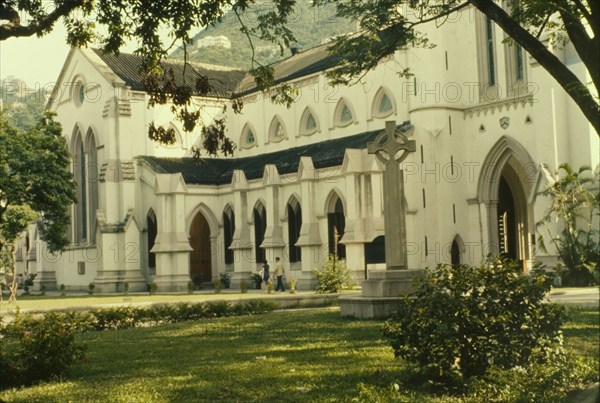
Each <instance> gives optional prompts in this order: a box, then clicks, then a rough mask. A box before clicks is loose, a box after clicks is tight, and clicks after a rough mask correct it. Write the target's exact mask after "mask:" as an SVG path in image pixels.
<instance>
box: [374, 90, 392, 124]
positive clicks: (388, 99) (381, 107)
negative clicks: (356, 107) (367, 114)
mask: <svg viewBox="0 0 600 403" xmlns="http://www.w3.org/2000/svg"><path fill="white" fill-rule="evenodd" d="M395 111H396V106H395V102H394V98H393V97H392V95H391V94H390V92H389V91H387V90H386V89H384V88H383V87H381V88H379V90H377V93H376V94H375V97H374V98H373V106H372V107H371V115H372V116H373V117H375V118H385V117H388V116H390V115H391V114H392V113H394V112H395Z"/></svg>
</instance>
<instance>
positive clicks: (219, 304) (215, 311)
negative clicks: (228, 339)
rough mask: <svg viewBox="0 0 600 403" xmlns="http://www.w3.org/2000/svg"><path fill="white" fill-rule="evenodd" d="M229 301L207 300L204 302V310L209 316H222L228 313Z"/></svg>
mask: <svg viewBox="0 0 600 403" xmlns="http://www.w3.org/2000/svg"><path fill="white" fill-rule="evenodd" d="M229 308H230V305H229V302H228V301H215V302H208V303H207V304H206V312H207V315H208V316H209V317H217V318H220V317H223V316H227V314H228V313H229Z"/></svg>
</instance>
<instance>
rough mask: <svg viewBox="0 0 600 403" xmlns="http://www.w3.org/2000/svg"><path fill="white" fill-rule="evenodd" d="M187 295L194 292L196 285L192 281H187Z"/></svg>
mask: <svg viewBox="0 0 600 403" xmlns="http://www.w3.org/2000/svg"><path fill="white" fill-rule="evenodd" d="M187 290H188V294H193V293H194V291H195V290H196V284H195V283H194V282H193V281H191V280H190V281H188V283H187Z"/></svg>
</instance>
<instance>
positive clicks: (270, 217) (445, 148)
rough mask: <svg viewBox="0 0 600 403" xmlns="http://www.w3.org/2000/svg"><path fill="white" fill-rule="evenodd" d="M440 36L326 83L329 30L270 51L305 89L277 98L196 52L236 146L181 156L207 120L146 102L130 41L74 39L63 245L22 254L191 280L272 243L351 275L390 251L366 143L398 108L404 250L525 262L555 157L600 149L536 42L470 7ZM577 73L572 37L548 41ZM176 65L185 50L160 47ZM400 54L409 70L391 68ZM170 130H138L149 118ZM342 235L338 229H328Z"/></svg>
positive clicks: (210, 111)
mask: <svg viewBox="0 0 600 403" xmlns="http://www.w3.org/2000/svg"><path fill="white" fill-rule="evenodd" d="M427 35H428V36H429V38H430V40H431V41H432V42H433V43H435V44H436V45H437V46H436V47H435V48H433V49H412V48H409V49H402V50H399V51H398V52H396V54H395V55H394V56H393V57H390V58H388V59H387V60H385V61H384V62H382V63H380V64H379V66H378V67H377V68H376V69H375V70H373V71H371V72H369V73H368V74H366V75H365V76H364V78H362V79H361V80H360V82H358V83H357V84H355V85H352V86H341V87H332V86H330V85H329V84H328V80H327V78H326V77H325V73H326V71H327V69H328V68H329V67H330V66H331V58H330V56H329V55H328V53H327V50H326V48H327V45H322V46H319V47H316V48H313V49H308V50H304V51H301V52H299V53H297V54H295V55H293V56H291V57H289V58H288V59H286V60H283V61H281V62H278V63H277V64H275V65H274V66H273V67H274V69H275V76H276V79H277V80H278V82H279V83H289V84H292V85H293V86H295V87H296V88H297V89H298V96H297V99H296V101H295V102H294V104H293V105H292V106H291V107H290V108H287V107H285V106H282V105H275V104H273V103H271V101H270V99H269V96H268V94H267V95H265V94H263V93H261V92H259V91H257V90H256V89H255V88H254V85H253V81H252V78H251V77H250V76H249V75H248V74H247V73H245V72H242V71H239V70H234V69H231V68H225V67H219V66H211V65H201V64H193V69H188V74H192V75H193V74H199V75H204V76H206V77H208V78H209V81H210V82H211V84H212V85H213V91H212V92H211V93H210V94H209V95H208V96H205V97H197V98H195V100H194V102H195V103H196V104H197V105H198V106H201V107H202V120H203V121H204V122H205V123H206V124H210V123H211V121H213V120H215V119H219V118H222V117H223V106H224V105H228V106H229V105H230V104H231V102H232V100H233V99H234V98H241V100H242V101H243V104H244V108H243V110H242V113H241V114H239V115H238V114H234V113H233V112H232V108H231V107H228V108H227V109H226V112H225V115H224V116H225V117H226V125H227V135H228V136H229V137H230V138H232V139H233V140H234V141H235V142H236V143H237V146H238V148H237V149H236V151H235V156H234V157H233V158H203V159H202V160H201V161H200V162H197V161H195V160H194V159H193V158H191V153H192V151H191V149H192V147H193V146H194V145H196V144H198V143H199V142H201V134H200V131H199V130H197V131H196V132H195V133H194V134H192V135H187V134H185V133H184V132H183V131H182V128H181V126H180V124H179V123H178V122H176V121H175V120H174V118H173V115H172V114H171V113H170V110H169V106H157V107H148V98H149V96H148V94H147V93H145V92H144V91H143V88H142V85H141V82H140V81H141V77H140V76H139V70H138V69H139V65H140V59H139V58H138V57H136V56H133V55H127V54H121V55H120V56H118V57H117V56H113V55H104V54H102V53H101V52H99V51H96V50H93V49H80V48H74V49H72V50H71V52H70V53H69V55H68V57H67V60H66V61H65V64H64V67H63V69H62V71H61V73H60V76H59V78H58V82H57V84H56V87H55V90H54V92H53V94H52V96H51V99H50V100H49V104H48V106H49V109H50V110H51V111H53V112H56V113H57V120H58V121H59V122H60V123H61V124H62V127H63V129H64V136H65V138H66V141H67V144H68V147H69V150H70V152H71V154H72V158H73V164H72V169H73V174H74V177H75V180H76V182H77V189H78V190H77V194H78V203H77V204H74V205H73V206H72V208H71V217H72V224H71V227H70V233H69V236H70V241H71V243H70V245H69V246H68V247H67V248H66V250H65V251H63V252H62V254H59V255H52V254H50V253H49V252H47V250H46V249H45V248H44V245H43V243H42V242H40V241H39V240H38V239H37V238H38V237H37V234H36V231H35V227H32V228H31V229H30V230H29V232H28V235H27V238H28V242H27V243H25V244H23V245H22V247H21V249H20V252H19V255H18V257H19V262H18V263H19V267H20V270H21V272H22V271H23V270H27V271H28V272H29V273H36V275H37V276H36V285H37V286H38V287H41V286H42V285H44V286H46V288H47V289H52V288H56V287H58V286H60V285H61V284H64V285H65V286H66V288H67V289H68V290H69V289H71V290H76V289H81V290H83V289H87V287H88V284H90V283H94V284H95V285H96V291H98V292H118V291H121V290H122V289H123V285H124V283H125V282H127V283H128V284H129V286H130V290H131V291H134V290H145V289H146V286H147V284H150V283H152V282H155V283H156V284H157V285H158V290H159V291H161V290H162V291H177V290H185V289H187V285H188V282H189V281H192V280H193V281H195V282H196V283H209V282H211V281H213V280H215V279H217V278H219V275H220V273H225V272H227V273H229V274H230V275H231V278H232V286H233V287H237V286H239V284H240V282H241V281H242V280H244V281H247V282H250V278H249V274H250V273H255V272H257V270H258V268H259V267H260V265H261V264H262V262H263V261H264V260H265V259H266V260H268V261H269V262H272V261H274V258H275V257H276V256H279V257H281V258H282V260H283V261H284V263H285V267H286V278H287V280H289V279H291V278H294V279H296V280H297V282H298V288H299V289H310V288H311V287H313V286H314V285H315V276H314V269H315V268H317V267H319V266H321V265H322V264H323V262H324V261H325V260H326V258H327V256H328V254H330V253H333V252H336V253H337V255H338V256H339V257H344V258H346V259H347V263H348V266H349V268H351V269H352V270H353V271H354V273H355V275H356V278H357V279H362V278H365V276H366V274H367V272H368V270H370V269H373V268H383V267H384V266H385V256H384V242H385V236H384V225H383V215H384V214H385V213H386V212H385V211H383V196H382V194H383V192H384V189H382V169H383V167H382V166H381V164H380V163H379V162H378V160H377V158H375V156H374V155H371V154H368V153H367V144H368V143H369V142H370V141H372V140H374V138H375V136H376V135H377V134H379V133H380V132H381V131H383V130H384V127H385V122H386V121H389V120H393V121H395V122H397V127H398V130H400V131H401V132H402V133H404V134H405V135H407V136H408V137H409V138H410V139H412V140H415V141H416V152H414V153H412V154H410V155H409V157H408V158H407V159H406V160H405V161H404V162H403V165H402V166H403V170H404V178H405V191H406V202H407V207H408V211H407V217H406V225H407V228H406V233H407V238H408V246H407V249H408V266H409V267H410V268H416V269H418V268H425V267H433V266H435V265H436V264H437V263H459V262H460V263H469V264H478V263H480V262H481V260H482V259H483V258H484V257H485V256H486V255H487V254H488V253H492V254H499V253H503V254H506V255H507V256H509V257H511V258H513V259H516V260H518V261H520V262H522V264H523V269H524V270H528V269H529V268H530V267H531V264H532V261H533V260H534V259H538V260H542V261H546V262H548V263H552V262H553V261H555V256H553V255H552V254H550V255H543V254H541V253H540V252H539V251H536V247H535V243H536V230H535V223H536V221H537V220H539V218H540V217H541V216H542V214H543V213H544V211H545V209H546V208H547V207H548V201H547V200H544V199H543V198H539V197H537V193H538V192H539V191H540V190H541V189H543V188H544V187H545V186H547V185H548V184H549V183H550V182H551V181H552V175H553V173H554V172H555V171H556V169H557V167H558V165H559V164H560V163H563V162H568V163H570V164H571V165H572V166H574V167H579V166H581V165H584V164H585V165H590V166H592V167H593V168H596V167H597V166H598V163H599V156H598V150H599V141H598V136H597V135H596V134H595V132H594V131H593V129H592V128H591V126H590V125H589V124H588V123H587V121H586V120H585V118H584V117H583V114H582V113H580V111H579V110H578V108H577V106H576V105H575V104H574V103H573V102H572V101H571V100H570V99H569V98H568V96H567V95H566V93H565V92H564V91H563V90H562V89H561V88H560V87H559V85H558V84H557V83H556V82H555V81H554V80H553V79H552V78H551V77H550V76H549V74H548V73H547V72H546V71H545V70H544V69H543V68H542V67H541V66H539V65H538V64H537V63H536V62H535V60H533V59H532V58H531V57H530V56H529V55H527V54H526V53H525V52H523V51H522V49H521V48H520V47H518V46H516V45H514V44H512V43H510V42H506V41H504V39H505V37H506V36H505V34H504V33H503V32H502V30H501V29H500V28H499V27H497V26H495V25H494V24H493V23H492V22H491V21H490V20H488V19H486V18H485V17H484V16H482V15H480V14H479V13H477V12H475V11H474V10H473V9H472V8H471V9H468V10H466V11H464V12H463V13H462V18H457V19H456V20H454V21H449V22H447V23H446V24H445V25H443V26H442V27H441V28H435V27H434V26H431V27H430V30H429V31H428V32H427ZM554 52H555V54H556V55H557V56H558V57H559V59H560V60H562V61H563V62H564V63H566V64H567V65H568V66H569V67H570V68H571V69H572V70H573V71H574V72H575V73H576V74H577V75H578V76H579V77H580V78H581V79H582V81H583V82H588V81H590V80H589V78H588V73H587V72H586V70H585V66H584V65H583V63H582V62H581V61H580V60H579V58H578V56H577V54H576V53H575V51H574V50H573V48H572V47H571V46H569V45H567V46H566V47H565V48H563V49H554ZM166 67H167V68H169V67H170V68H173V69H174V71H175V73H176V75H177V74H179V73H180V71H181V69H182V64H181V62H177V61H169V62H167V63H166ZM407 67H408V68H410V69H411V70H412V72H414V76H412V77H410V78H400V77H399V75H398V72H399V71H402V70H403V69H404V68H407ZM153 121H154V122H155V123H156V124H161V125H163V126H164V127H172V128H174V129H175V131H176V133H177V141H176V143H175V144H173V145H171V146H163V145H160V144H158V143H155V142H153V141H151V140H150V139H149V138H148V135H147V132H148V125H149V123H150V122H153ZM335 233H337V234H338V235H339V243H337V246H336V243H335V242H334V234H335Z"/></svg>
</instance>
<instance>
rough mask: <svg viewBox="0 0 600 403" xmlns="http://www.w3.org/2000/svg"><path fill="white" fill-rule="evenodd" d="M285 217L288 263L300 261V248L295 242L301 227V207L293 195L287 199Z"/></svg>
mask: <svg viewBox="0 0 600 403" xmlns="http://www.w3.org/2000/svg"><path fill="white" fill-rule="evenodd" d="M287 218H288V245H289V257H290V263H294V262H300V261H301V260H302V250H301V248H300V247H299V246H297V245H296V243H297V242H298V239H299V238H300V229H301V228H302V207H301V206H300V202H299V201H298V200H297V199H296V198H295V197H292V198H291V199H290V201H288V204H287Z"/></svg>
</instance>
